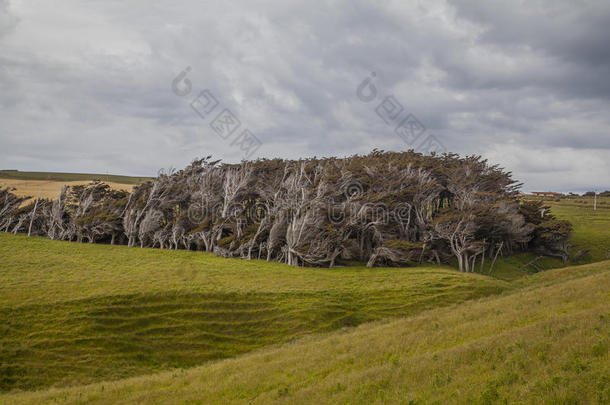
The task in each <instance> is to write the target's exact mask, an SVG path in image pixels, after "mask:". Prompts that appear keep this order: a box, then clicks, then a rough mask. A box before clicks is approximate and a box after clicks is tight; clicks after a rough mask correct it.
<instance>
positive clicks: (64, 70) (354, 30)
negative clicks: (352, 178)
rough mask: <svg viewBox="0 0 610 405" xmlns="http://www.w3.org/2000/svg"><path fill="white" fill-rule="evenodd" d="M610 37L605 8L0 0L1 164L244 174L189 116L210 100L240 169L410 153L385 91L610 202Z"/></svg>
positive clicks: (461, 144) (533, 182)
mask: <svg viewBox="0 0 610 405" xmlns="http://www.w3.org/2000/svg"><path fill="white" fill-rule="evenodd" d="M609 27H610V2H607V1H557V0H548V1H527V2H523V3H521V2H507V1H485V2H478V1H455V0H451V1H421V2H410V1H404V0H396V1H370V2H367V1H354V0H345V1H315V2H312V1H290V2H286V1H280V0H278V1H253V0H244V1H233V2H226V1H207V2H201V1H184V2H175V1H154V2H151V1H148V0H142V1H136V0H133V1H82V0H74V1H65V0H61V1H60V0H57V1H34V0H28V1H16V0H11V1H8V2H7V1H6V0H0V168H7V169H11V168H13V169H20V170H44V171H70V172H101V173H105V172H106V171H108V172H110V173H116V174H131V175H154V174H155V173H156V172H157V170H158V169H159V168H162V167H164V168H167V167H170V166H173V167H177V168H181V167H183V166H185V165H186V164H188V163H189V162H190V161H191V160H192V159H193V158H195V157H198V156H207V155H213V156H214V157H217V158H221V159H223V160H225V161H239V160H241V159H242V158H243V157H244V154H243V151H242V150H241V149H240V148H239V147H237V146H236V145H231V139H229V140H225V139H222V138H220V137H219V136H218V135H217V134H216V133H215V132H214V131H213V130H212V129H211V128H210V127H209V126H208V124H209V121H206V120H203V119H202V118H200V117H199V116H198V115H197V114H195V112H194V111H193V110H192V109H191V108H190V107H189V101H190V100H192V99H193V98H194V97H195V96H196V95H197V94H198V93H199V91H201V90H203V89H209V90H210V91H211V92H212V94H213V95H214V96H216V98H217V99H218V101H219V109H220V108H228V109H229V110H231V111H232V112H233V113H234V114H235V115H236V116H237V117H239V119H240V121H241V122H242V128H248V129H249V130H250V131H251V132H252V133H253V134H255V136H256V137H258V139H260V141H261V142H262V146H261V147H260V148H259V149H258V150H256V152H254V154H253V155H252V156H251V158H258V157H283V158H298V157H307V156H330V155H339V156H345V155H350V154H353V153H366V152H369V151H370V150H371V149H373V148H378V149H384V150H405V149H409V148H411V147H413V145H407V144H406V143H405V142H404V141H403V140H402V139H401V138H400V137H399V136H397V135H396V134H395V133H394V130H393V127H392V126H389V125H386V124H385V123H384V122H383V121H382V120H381V119H380V118H379V117H378V116H377V115H376V113H375V106H376V105H377V104H378V103H379V101H381V99H382V98H383V97H384V96H386V95H393V96H394V97H395V98H396V100H398V101H399V102H400V103H401V104H402V105H403V106H404V112H405V113H412V114H414V115H415V116H416V117H417V118H418V119H419V121H421V122H422V123H423V124H424V126H425V127H426V128H427V132H426V134H434V135H435V136H436V138H437V139H438V140H440V141H441V143H442V144H443V145H444V146H445V147H446V149H447V150H448V151H451V152H457V153H460V154H462V155H465V154H481V155H483V156H485V157H486V158H488V159H490V161H492V162H493V163H497V164H499V165H501V166H503V167H505V168H506V169H508V170H510V171H512V172H513V173H514V174H515V177H516V178H517V179H518V180H520V181H522V182H524V183H525V186H524V189H525V190H529V191H531V190H559V191H586V190H589V189H591V190H592V189H598V190H600V191H601V190H602V189H610V180H609V174H610V136H609V135H610V114H609V112H610V46H609V44H610V28H609ZM187 66H190V67H191V68H192V70H191V71H190V72H189V73H188V75H187V78H188V79H189V80H190V81H191V83H192V92H191V93H190V94H189V95H187V96H185V97H180V96H177V95H176V94H174V92H173V91H172V87H171V84H172V80H174V78H175V77H176V76H177V75H178V74H179V73H180V72H181V71H183V70H184V69H185V68H186V67H187ZM372 72H375V77H374V79H373V84H374V85H375V87H376V89H377V90H378V98H377V99H376V100H375V101H373V102H370V103H365V102H363V101H361V100H360V99H359V98H358V97H357V96H356V89H357V87H358V85H359V84H360V83H361V82H362V81H363V80H364V79H365V78H367V77H369V76H370V75H371V73H372ZM217 111H218V112H219V111H220V110H217ZM215 112H216V111H215Z"/></svg>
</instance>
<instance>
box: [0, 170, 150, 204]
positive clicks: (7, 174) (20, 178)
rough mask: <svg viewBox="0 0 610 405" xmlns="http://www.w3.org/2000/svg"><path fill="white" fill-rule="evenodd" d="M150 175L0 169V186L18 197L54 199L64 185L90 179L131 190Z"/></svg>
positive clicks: (81, 182)
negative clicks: (131, 175)
mask: <svg viewBox="0 0 610 405" xmlns="http://www.w3.org/2000/svg"><path fill="white" fill-rule="evenodd" d="M150 179H151V178H150V177H130V176H116V175H108V174H87V173H53V172H21V171H16V170H0V187H10V188H14V189H15V190H14V191H13V193H15V194H16V195H18V196H20V197H32V198H36V197H37V196H38V195H40V197H41V198H49V199H55V198H57V196H59V192H60V190H61V189H62V187H63V186H64V185H68V186H76V185H79V184H87V183H89V182H91V181H92V180H101V181H103V182H105V183H107V184H108V185H109V186H110V187H112V188H114V189H116V190H127V191H131V189H132V188H133V186H135V185H136V184H140V183H143V182H145V181H147V180H150Z"/></svg>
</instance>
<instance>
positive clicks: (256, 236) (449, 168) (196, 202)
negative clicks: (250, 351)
mask: <svg viewBox="0 0 610 405" xmlns="http://www.w3.org/2000/svg"><path fill="white" fill-rule="evenodd" d="M519 187H520V185H519V184H517V183H516V182H515V181H514V180H513V179H512V176H511V173H508V172H505V171H504V170H503V169H501V168H499V167H498V166H495V165H490V164H489V163H488V162H487V161H486V160H483V159H482V158H480V157H478V156H467V157H459V156H458V155H455V154H444V155H442V156H425V155H422V154H419V153H415V152H413V151H408V152H384V151H378V150H374V151H373V152H371V153H370V154H368V155H354V156H350V157H347V158H323V159H318V158H311V159H301V160H296V161H295V160H282V159H271V160H268V159H262V160H257V161H253V162H242V163H240V164H223V163H221V162H220V161H215V160H212V158H211V157H209V156H208V157H206V158H203V159H197V160H195V161H193V162H192V163H191V164H190V165H189V166H187V167H186V168H184V169H183V170H179V171H168V172H162V173H160V174H159V176H158V177H157V178H155V179H154V180H152V181H149V182H147V183H144V184H141V185H138V186H136V187H134V189H133V190H132V192H131V193H127V192H124V191H116V190H112V189H110V188H109V187H108V186H107V185H106V184H103V183H100V182H92V183H90V184H88V185H86V186H73V187H70V188H67V187H66V188H64V189H63V190H62V192H61V194H60V196H59V197H58V198H57V199H56V200H54V201H48V200H44V201H40V202H39V206H38V209H36V210H34V207H33V204H29V205H27V206H25V207H22V206H21V204H22V203H23V201H24V199H19V198H17V197H16V196H14V195H13V194H12V193H10V190H0V199H2V201H4V202H3V205H2V206H0V229H3V230H4V231H11V232H24V231H25V227H26V226H27V225H29V220H31V219H32V218H34V219H35V220H34V221H33V234H37V235H44V236H48V237H50V238H52V239H60V240H72V241H87V242H91V243H94V242H102V243H125V244H127V245H129V246H140V247H156V248H162V249H190V250H203V251H209V252H214V253H215V254H217V255H220V256H224V257H241V258H247V259H252V258H263V259H266V260H273V261H278V262H283V263H287V264H289V265H294V266H329V267H332V266H334V265H335V264H337V262H338V261H341V260H359V261H364V262H366V263H367V265H368V266H377V265H408V264H415V263H421V262H422V261H433V262H437V263H440V262H450V261H452V260H455V261H456V262H457V264H458V267H459V269H460V270H462V271H474V268H475V264H476V263H477V260H478V261H480V262H481V263H482V262H483V261H484V260H485V257H489V258H491V257H493V256H497V254H498V253H499V252H500V251H501V252H506V253H513V252H516V251H525V250H541V251H544V252H546V253H547V254H550V255H565V254H567V238H568V236H569V234H570V231H571V226H570V225H569V223H566V222H565V221H558V220H556V219H555V218H553V217H552V216H550V214H549V213H548V207H542V206H541V205H540V206H539V205H535V204H536V203H524V204H520V202H519V200H518V198H517V190H518V188H519ZM545 210H546V212H544V211H545ZM540 212H542V215H541V214H540ZM562 257H564V256H562Z"/></svg>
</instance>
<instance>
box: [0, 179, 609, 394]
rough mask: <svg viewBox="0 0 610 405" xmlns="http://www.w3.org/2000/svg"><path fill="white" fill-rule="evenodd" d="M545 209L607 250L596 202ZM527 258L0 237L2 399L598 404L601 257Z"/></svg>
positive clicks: (575, 240) (603, 332) (604, 362)
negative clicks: (482, 260) (363, 262)
mask: <svg viewBox="0 0 610 405" xmlns="http://www.w3.org/2000/svg"><path fill="white" fill-rule="evenodd" d="M29 181H31V180H29ZM602 202H603V201H602ZM550 204H551V205H552V208H553V212H554V213H555V214H556V215H557V216H558V217H560V218H564V219H569V220H570V221H572V222H573V223H574V235H573V237H572V244H573V245H574V246H573V248H572V250H573V252H574V253H576V252H577V251H579V250H582V249H585V248H588V249H590V253H589V255H587V256H584V257H581V258H580V259H579V260H580V261H597V260H601V259H604V257H605V252H606V249H607V248H608V244H609V243H610V226H609V225H610V207H609V205H610V204H600V205H599V206H598V210H597V211H593V210H592V207H591V206H590V201H588V200H587V199H579V200H561V201H558V202H557V201H552V202H550ZM533 258H534V256H532V255H529V254H522V255H516V256H511V257H506V258H501V259H499V260H498V263H496V267H495V268H494V270H493V272H492V274H491V276H492V277H489V276H484V275H477V274H461V273H459V272H457V271H455V270H454V269H451V268H449V267H437V266H423V267H417V268H375V269H367V268H365V267H361V266H350V267H340V268H335V269H312V268H294V267H289V266H286V265H283V264H279V263H268V262H265V261H257V260H253V261H245V260H237V259H224V258H219V257H216V256H214V255H212V254H207V253H201V252H189V251H173V250H157V249H139V248H127V247H125V246H110V245H93V244H77V243H71V242H59V241H51V240H48V239H45V238H38V237H32V238H28V237H25V236H21V235H9V234H3V233H0V403H7V404H9V403H10V404H13V403H64V402H65V403H84V402H93V403H109V402H119V403H121V402H123V403H133V402H141V403H176V402H178V403H200V402H201V401H204V402H206V403H246V402H247V403H367V404H368V403H407V404H408V403H439V404H440V403H480V404H491V403H548V404H556V403H564V404H571V403H599V404H607V403H610V370H609V368H610V359H609V357H608V348H609V347H610V341H609V339H610V261H604V262H598V263H594V264H586V265H583V266H578V267H562V268H557V269H554V270H549V271H539V269H540V268H541V267H542V268H552V267H561V266H562V265H561V263H560V262H559V261H557V260H553V259H543V260H540V261H539V262H537V266H538V267H527V266H524V264H526V263H527V262H529V261H531V260H532V259H533ZM488 270H489V269H488V268H485V269H484V270H483V273H484V274H487V273H488Z"/></svg>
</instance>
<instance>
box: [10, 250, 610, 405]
mask: <svg viewBox="0 0 610 405" xmlns="http://www.w3.org/2000/svg"><path fill="white" fill-rule="evenodd" d="M518 287H519V288H515V289H513V290H511V291H510V292H509V293H505V294H502V295H500V296H493V297H487V298H482V299H479V300H471V301H468V302H464V303H461V304H456V305H451V306H449V307H444V308H437V309H433V310H428V311H424V312H421V313H419V314H414V315H411V316H407V317H405V318H404V319H397V320H386V321H377V322H372V323H368V324H365V325H361V326H360V327H357V328H351V329H344V330H341V331H335V332H330V333H328V334H324V335H313V336H309V337H306V338H303V339H301V340H299V341H297V342H293V343H290V344H279V345H273V346H271V347H267V348H265V349H261V350H257V351H254V352H252V353H248V354H245V355H242V356H239V357H237V358H234V359H225V360H220V361H214V362H211V363H207V364H205V365H203V366H200V367H196V368H193V369H189V370H181V369H175V370H171V371H167V372H163V373H159V374H156V375H151V376H141V377H135V378H130V379H125V380H120V381H115V382H111V381H104V382H100V383H97V384H92V385H86V386H76V387H69V388H63V389H51V390H47V391H42V392H34V393H17V394H14V395H5V396H3V397H2V396H0V402H2V401H4V402H5V403H11V404H20V403H24V404H37V403H74V404H77V403H94V404H98V403H99V404H105V403H147V404H156V403H210V404H229V403H252V404H259V403H260V404H270V403H284V404H301V403H302V404H313V403H336V404H348V403H349V404H372V403H373V404H374V403H397V404H398V403H404V404H424V403H425V404H428V403H431V404H454V403H456V404H463V403H468V404H495V403H532V404H534V403H535V404H581V403H583V404H585V403H586V404H607V403H609V402H610V358H609V353H608V349H609V347H610V262H607V261H606V262H601V263H596V264H590V265H585V266H582V267H573V268H566V269H558V270H551V271H548V272H544V273H539V274H537V275H534V276H531V277H526V278H524V279H522V280H520V285H519V286H518Z"/></svg>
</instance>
